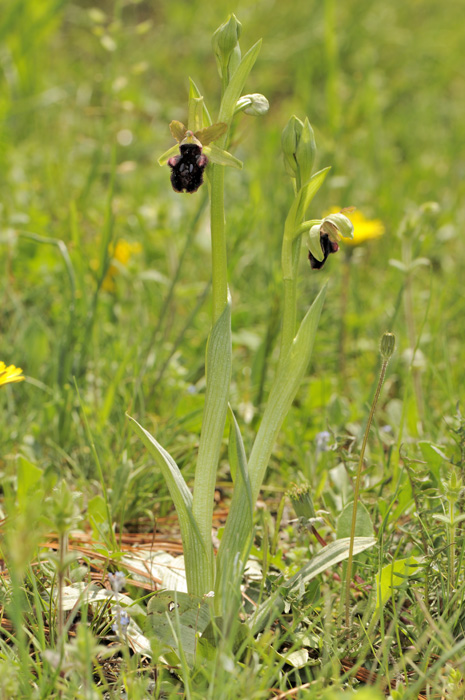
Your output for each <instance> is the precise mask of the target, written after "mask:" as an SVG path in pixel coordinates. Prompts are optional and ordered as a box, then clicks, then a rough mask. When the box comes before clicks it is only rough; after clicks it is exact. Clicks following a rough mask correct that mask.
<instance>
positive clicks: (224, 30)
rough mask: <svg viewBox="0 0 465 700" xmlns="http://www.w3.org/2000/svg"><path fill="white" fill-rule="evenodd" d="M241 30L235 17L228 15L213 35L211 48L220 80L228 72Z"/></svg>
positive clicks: (240, 25)
mask: <svg viewBox="0 0 465 700" xmlns="http://www.w3.org/2000/svg"><path fill="white" fill-rule="evenodd" d="M241 30H242V24H241V23H240V22H239V20H238V19H237V18H236V16H235V15H230V16H229V18H228V19H227V20H226V22H224V23H223V24H222V25H221V26H219V27H218V29H217V30H216V32H215V33H214V34H213V37H212V46H213V51H214V53H215V58H216V63H217V66H218V71H219V73H220V77H221V78H222V77H223V76H224V75H225V73H226V71H227V70H228V64H229V59H230V56H231V54H232V53H233V51H234V49H235V48H236V46H237V44H238V41H239V37H240V35H241Z"/></svg>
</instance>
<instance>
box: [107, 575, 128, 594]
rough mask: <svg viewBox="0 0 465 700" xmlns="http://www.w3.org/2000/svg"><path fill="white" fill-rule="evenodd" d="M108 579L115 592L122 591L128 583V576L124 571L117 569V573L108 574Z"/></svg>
mask: <svg viewBox="0 0 465 700" xmlns="http://www.w3.org/2000/svg"><path fill="white" fill-rule="evenodd" d="M108 580H109V581H110V585H111V588H112V590H113V591H114V592H115V593H121V591H122V590H123V588H124V585H125V583H126V576H125V575H124V574H123V572H122V571H117V572H116V574H108Z"/></svg>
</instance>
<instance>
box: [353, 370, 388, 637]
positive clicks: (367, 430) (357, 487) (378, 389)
mask: <svg viewBox="0 0 465 700" xmlns="http://www.w3.org/2000/svg"><path fill="white" fill-rule="evenodd" d="M388 363H389V358H385V359H384V360H383V364H382V365H381V371H380V373H379V380H378V386H377V387H376V393H375V396H374V399H373V403H372V404H371V410H370V415H369V416H368V422H367V426H366V428H365V435H364V436H363V443H362V449H361V450H360V458H359V461H358V467H357V476H356V479H355V489H354V507H353V512H352V525H351V528H350V543H349V557H348V559H347V572H346V626H347V627H349V622H350V619H349V609H350V582H351V579H352V565H353V558H354V539H355V526H356V523H357V503H358V497H359V493H360V482H361V480H362V467H363V458H364V456H365V449H366V446H367V442H368V435H369V433H370V428H371V424H372V422H373V416H374V415H375V410H376V404H377V403H378V399H379V395H380V393H381V387H382V386H383V382H384V378H385V376H386V369H387V366H388Z"/></svg>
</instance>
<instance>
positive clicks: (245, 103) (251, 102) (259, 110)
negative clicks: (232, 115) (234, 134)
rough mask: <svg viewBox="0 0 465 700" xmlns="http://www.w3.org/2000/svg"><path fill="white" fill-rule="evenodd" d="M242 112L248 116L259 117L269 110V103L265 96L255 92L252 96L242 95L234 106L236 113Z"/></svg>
mask: <svg viewBox="0 0 465 700" xmlns="http://www.w3.org/2000/svg"><path fill="white" fill-rule="evenodd" d="M241 109H242V110H244V113H245V114H250V115H252V116H253V117H261V116H262V115H263V114H266V113H267V112H268V110H269V109H270V103H269V102H268V100H267V99H266V97H265V95H261V94H260V93H259V92H255V93H253V94H252V95H243V96H242V97H241V99H240V100H238V101H237V104H236V112H239V111H240V110H241Z"/></svg>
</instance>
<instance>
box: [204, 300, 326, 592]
mask: <svg viewBox="0 0 465 700" xmlns="http://www.w3.org/2000/svg"><path fill="white" fill-rule="evenodd" d="M325 293H326V287H323V289H322V290H321V291H320V293H319V294H318V296H317V298H316V299H315V301H314V302H313V304H312V306H311V308H310V309H309V311H308V313H307V315H306V316H305V318H304V319H303V321H302V323H301V326H300V329H299V332H298V333H297V336H296V337H295V339H294V342H293V343H292V345H291V347H290V349H289V352H288V354H287V356H286V358H285V359H284V361H283V364H282V368H281V371H280V372H279V374H278V376H277V378H276V380H275V383H274V386H273V388H272V390H271V393H270V398H269V400H268V404H267V407H266V409H265V413H264V416H263V420H262V423H261V425H260V428H259V430H258V433H257V437H256V439H255V442H254V445H253V449H252V454H251V455H250V459H249V468H248V475H249V480H250V487H251V492H252V503H255V501H256V500H257V496H258V493H259V490H260V487H261V485H262V481H263V477H264V475H265V471H266V468H267V466H268V462H269V460H270V456H271V452H272V450H273V446H274V443H275V441H276V437H277V435H278V432H279V430H280V428H281V426H282V423H283V421H284V419H285V417H286V415H287V413H288V411H289V409H290V407H291V404H292V402H293V400H294V398H295V395H296V393H297V390H298V389H299V386H300V383H301V381H302V378H303V376H304V374H305V371H306V369H307V366H308V363H309V361H310V357H311V354H312V349H313V341H314V337H315V334H316V329H317V326H318V321H319V319H320V314H321V309H322V306H323V302H324V298H325ZM237 486H239V484H238V485H237ZM237 486H236V488H235V489H234V495H233V500H232V503H231V508H230V511H229V515H228V519H227V521H226V526H225V529H224V533H223V538H222V540H221V544H220V548H219V551H218V555H217V569H219V570H220V574H221V576H222V577H226V576H228V572H227V571H226V565H225V564H223V562H231V561H232V562H234V561H236V562H238V563H242V565H243V564H245V562H244V552H246V551H247V548H248V546H249V545H250V542H251V539H252V535H253V531H252V528H251V527H250V526H249V523H248V521H247V519H246V518H245V517H244V514H245V513H246V509H247V507H248V495H247V491H246V489H245V488H238V487H237ZM226 553H227V554H226ZM233 553H235V555H233ZM231 575H232V572H231ZM215 590H216V591H217V592H218V593H221V591H219V589H218V587H217V586H215ZM223 605H226V601H223Z"/></svg>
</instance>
